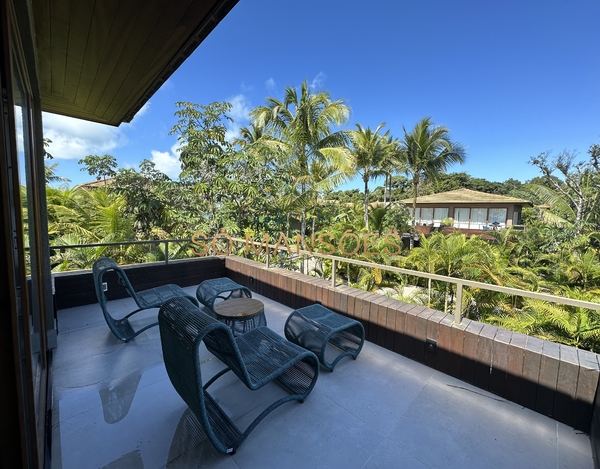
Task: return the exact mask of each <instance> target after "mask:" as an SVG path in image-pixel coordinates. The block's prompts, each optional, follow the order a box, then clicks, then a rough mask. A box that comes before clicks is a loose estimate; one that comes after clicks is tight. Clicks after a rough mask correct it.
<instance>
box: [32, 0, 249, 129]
mask: <svg viewBox="0 0 600 469" xmlns="http://www.w3.org/2000/svg"><path fill="white" fill-rule="evenodd" d="M237 2H238V0H177V1H172V0H153V1H143V0H79V1H77V2H71V1H69V0H53V1H50V0H33V1H32V5H33V15H34V24H35V34H36V39H35V40H36V46H37V61H38V73H39V81H40V93H41V101H42V110H44V111H47V112H51V113H55V114H62V115H65V116H70V117H75V118H79V119H85V120H90V121H94V122H100V123H103V124H110V125H119V124H121V123H122V122H130V121H131V120H132V119H133V117H134V116H135V114H136V113H137V112H138V111H139V110H140V109H141V108H142V106H143V105H144V104H145V103H146V102H147V101H148V99H150V97H151V96H152V95H153V94H154V93H155V92H156V91H157V90H158V89H159V88H160V86H161V85H162V84H163V83H164V82H165V81H167V79H168V78H169V77H170V76H171V75H172V74H173V72H175V70H177V68H178V67H179V66H180V65H181V64H182V63H183V62H184V61H185V60H186V59H187V58H188V57H189V56H190V55H191V54H192V52H193V51H194V50H195V49H196V47H198V45H200V43H201V42H202V41H203V40H204V39H205V38H206V37H207V36H208V35H209V34H210V33H211V31H212V30H213V29H214V28H215V27H216V25H217V24H219V22H220V21H221V20H222V19H223V18H224V17H225V16H226V15H227V13H229V11H230V10H231V9H232V8H233V7H234V6H235V4H236V3H237Z"/></svg>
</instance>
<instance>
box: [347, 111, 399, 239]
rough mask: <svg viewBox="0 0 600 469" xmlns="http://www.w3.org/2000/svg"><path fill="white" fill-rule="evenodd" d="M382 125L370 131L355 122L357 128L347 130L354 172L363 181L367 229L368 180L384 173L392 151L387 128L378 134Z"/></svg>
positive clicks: (383, 124)
mask: <svg viewBox="0 0 600 469" xmlns="http://www.w3.org/2000/svg"><path fill="white" fill-rule="evenodd" d="M384 126H385V123H381V124H379V125H378V126H377V128H376V129H375V131H372V130H371V128H370V127H367V128H366V129H365V128H363V127H362V126H361V125H360V124H356V127H357V129H358V130H350V131H349V132H348V133H349V135H350V140H351V141H352V156H353V157H354V159H355V162H354V165H355V167H356V172H357V173H358V174H359V175H360V176H361V177H362V180H363V182H364V183H365V200H364V214H363V218H364V221H365V226H366V227H367V231H368V230H369V181H370V180H371V178H377V177H378V176H383V175H385V174H386V171H385V166H386V163H387V162H388V161H389V157H390V155H391V153H392V151H391V150H392V146H391V144H390V143H389V139H388V137H389V130H388V131H387V132H386V133H385V134H383V135H380V134H379V131H380V130H381V129H382V128H383V127H384Z"/></svg>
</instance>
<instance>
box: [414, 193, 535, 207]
mask: <svg viewBox="0 0 600 469" xmlns="http://www.w3.org/2000/svg"><path fill="white" fill-rule="evenodd" d="M402 202H404V203H405V204H407V205H411V204H412V203H413V199H412V198H410V199H404V200H403V201H402ZM417 203H418V204H439V203H444V204H449V203H462V204H473V203H478V204H524V205H532V204H531V202H530V201H528V200H523V199H517V198H516V197H506V196H505V195H497V194H488V193H486V192H478V191H472V190H471V189H456V190H453V191H448V192H440V193H438V194H431V195H424V196H421V197H417Z"/></svg>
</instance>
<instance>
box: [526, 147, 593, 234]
mask: <svg viewBox="0 0 600 469" xmlns="http://www.w3.org/2000/svg"><path fill="white" fill-rule="evenodd" d="M597 152H600V150H598V149H597V148H596V145H592V146H591V147H590V149H589V154H590V157H591V161H590V162H586V161H579V162H577V163H576V162H575V158H576V156H577V154H576V153H575V152H569V151H566V150H565V151H563V152H561V153H560V154H559V155H558V156H556V157H554V158H551V156H550V155H551V153H550V152H543V153H540V154H539V155H538V156H537V157H534V158H531V159H530V160H529V163H530V164H532V165H533V166H536V167H537V168H539V170H540V171H541V172H542V174H543V176H544V179H545V181H546V183H547V184H546V185H539V184H528V186H527V187H528V188H529V189H530V190H531V191H533V192H534V193H535V195H536V196H537V197H539V198H540V199H541V200H542V201H543V202H544V203H546V204H549V205H550V210H551V212H550V215H553V216H551V217H550V219H549V220H550V221H552V222H554V223H559V224H574V225H575V226H576V227H577V228H578V230H580V231H581V230H582V229H583V225H584V224H585V223H595V222H598V220H599V219H600V214H599V203H600V199H599V196H600V192H599V191H598V184H599V183H600V177H599V172H600V165H599V164H598V156H600V155H597V154H596V153H597ZM555 172H558V174H559V176H555V175H554V173H555Z"/></svg>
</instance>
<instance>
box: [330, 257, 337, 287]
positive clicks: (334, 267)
mask: <svg viewBox="0 0 600 469" xmlns="http://www.w3.org/2000/svg"><path fill="white" fill-rule="evenodd" d="M336 267H337V261H336V260H335V259H333V260H332V261H331V286H332V287H333V288H335V284H336V279H335V273H336V272H335V271H336V270H337V269H336Z"/></svg>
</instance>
